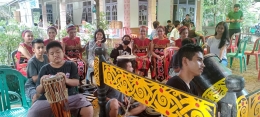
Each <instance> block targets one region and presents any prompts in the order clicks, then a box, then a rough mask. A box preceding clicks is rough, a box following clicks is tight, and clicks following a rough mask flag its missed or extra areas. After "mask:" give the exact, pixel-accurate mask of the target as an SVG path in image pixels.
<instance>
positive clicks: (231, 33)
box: [228, 29, 241, 47]
mask: <svg viewBox="0 0 260 117" xmlns="http://www.w3.org/2000/svg"><path fill="white" fill-rule="evenodd" d="M228 31H229V38H230V39H231V37H232V35H233V34H235V33H240V32H241V30H240V29H229V30H228ZM240 35H241V34H240ZM240 35H239V37H238V42H237V47H238V45H239V43H240Z"/></svg>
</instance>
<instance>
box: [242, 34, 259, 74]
mask: <svg viewBox="0 0 260 117" xmlns="http://www.w3.org/2000/svg"><path fill="white" fill-rule="evenodd" d="M259 41H260V38H258V39H257V40H256V41H255V44H254V48H253V50H252V51H245V55H247V61H246V65H248V63H249V58H250V55H254V56H255V61H256V69H257V70H258V66H259V62H258V61H259V60H258V56H259V55H260V48H259ZM258 77H259V75H258Z"/></svg>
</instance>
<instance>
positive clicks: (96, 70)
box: [94, 57, 100, 86]
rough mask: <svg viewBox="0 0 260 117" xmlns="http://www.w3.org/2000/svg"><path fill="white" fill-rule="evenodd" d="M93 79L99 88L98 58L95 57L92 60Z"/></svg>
mask: <svg viewBox="0 0 260 117" xmlns="http://www.w3.org/2000/svg"><path fill="white" fill-rule="evenodd" d="M94 79H95V81H96V84H97V85H98V86H100V80H99V58H98V57H95V60H94Z"/></svg>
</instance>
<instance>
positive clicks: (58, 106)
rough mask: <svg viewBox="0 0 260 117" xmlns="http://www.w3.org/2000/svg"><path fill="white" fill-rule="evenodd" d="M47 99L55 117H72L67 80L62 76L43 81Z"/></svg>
mask: <svg viewBox="0 0 260 117" xmlns="http://www.w3.org/2000/svg"><path fill="white" fill-rule="evenodd" d="M42 82H43V87H44V89H45V97H46V98H47V100H48V102H49V103H50V105H51V109H52V112H53V114H54V116H55V117H70V116H71V114H70V110H69V105H68V100H67V99H68V90H67V88H66V84H65V78H64V77H63V76H61V75H54V76H51V77H49V78H45V79H43V81H42Z"/></svg>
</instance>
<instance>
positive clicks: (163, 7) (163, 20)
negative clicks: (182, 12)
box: [157, 0, 172, 26]
mask: <svg viewBox="0 0 260 117" xmlns="http://www.w3.org/2000/svg"><path fill="white" fill-rule="evenodd" d="M171 3H172V2H171V0H158V14H157V20H158V21H159V22H160V25H163V26H165V25H167V20H171Z"/></svg>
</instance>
